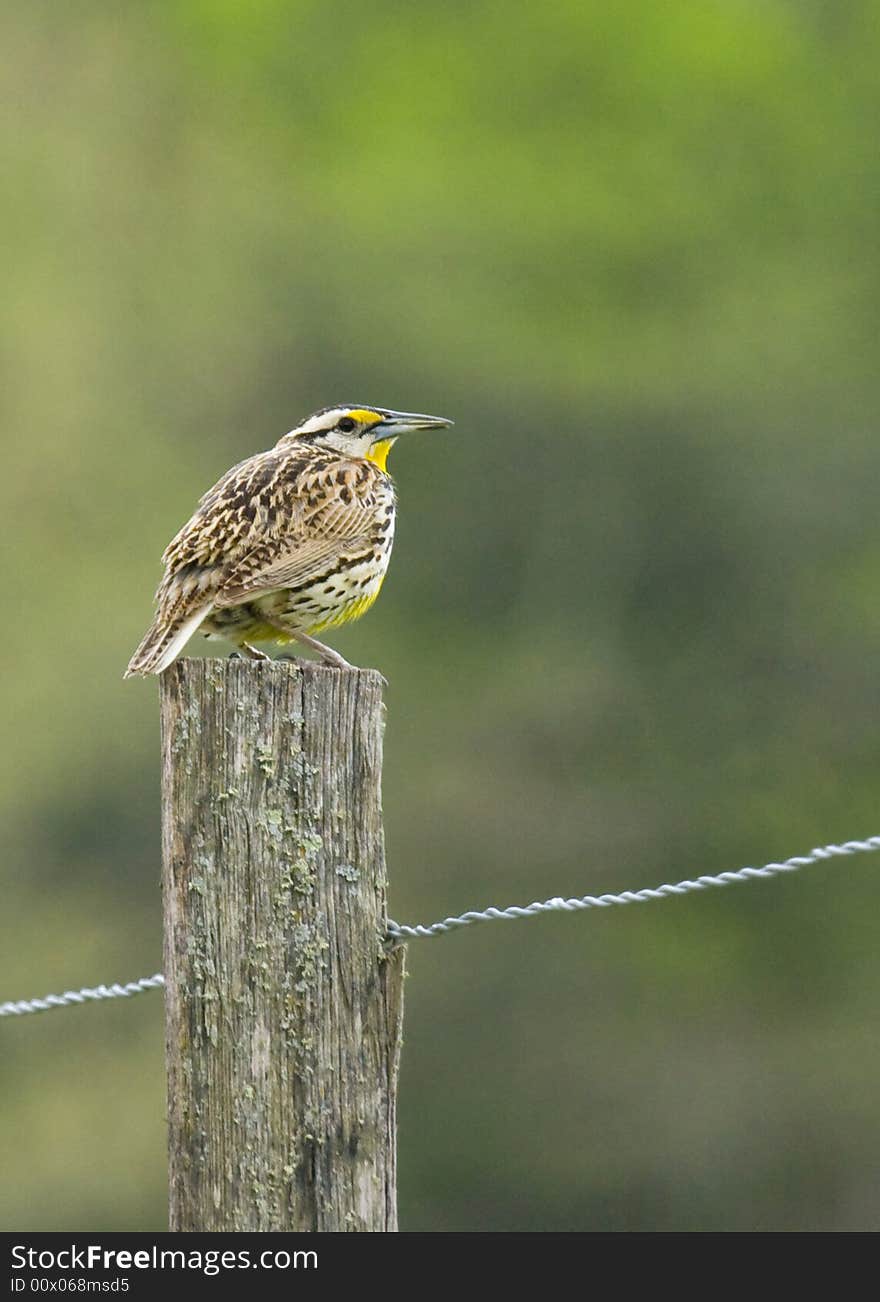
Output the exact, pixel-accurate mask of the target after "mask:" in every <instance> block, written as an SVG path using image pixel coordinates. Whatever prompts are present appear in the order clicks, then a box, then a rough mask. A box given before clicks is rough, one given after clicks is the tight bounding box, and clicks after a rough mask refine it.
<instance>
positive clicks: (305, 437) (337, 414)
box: [278, 404, 452, 470]
mask: <svg viewBox="0 0 880 1302" xmlns="http://www.w3.org/2000/svg"><path fill="white" fill-rule="evenodd" d="M451 424H452V421H451V420H445V419H444V418H443V417H442V416H418V415H416V414H415V413H414V412H411V411H387V410H386V409H385V408H384V407H359V406H348V405H345V404H343V405H340V406H337V407H324V408H323V409H322V410H321V411H316V412H315V413H314V415H313V416H309V418H308V419H307V420H304V421H303V423H302V424H301V425H297V427H296V429H292V430H291V431H290V433H289V434H285V435H284V437H283V438H282V439H279V442H278V446H279V447H284V446H288V445H295V444H299V443H301V444H306V445H308V446H310V447H319V448H326V449H327V450H328V451H331V452H338V453H339V454H340V455H341V456H344V457H362V458H363V459H364V460H366V461H372V462H373V464H374V465H376V466H378V467H379V469H380V470H384V469H385V462H386V459H387V457H388V453H389V451H390V449H391V445H392V444H393V443H394V440H395V439H396V438H397V437H398V435H400V434H408V433H409V432H410V431H411V430H420V429H447V428H448V427H449V426H450V425H451Z"/></svg>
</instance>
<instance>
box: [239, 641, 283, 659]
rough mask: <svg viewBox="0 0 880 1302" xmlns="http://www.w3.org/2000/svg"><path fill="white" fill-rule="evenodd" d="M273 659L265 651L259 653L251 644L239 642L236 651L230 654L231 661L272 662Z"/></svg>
mask: <svg viewBox="0 0 880 1302" xmlns="http://www.w3.org/2000/svg"><path fill="white" fill-rule="evenodd" d="M271 658H272V657H271V656H267V655H266V653H265V651H258V650H257V648H256V647H255V646H251V644H250V643H249V642H239V644H238V646H237V647H236V649H235V650H234V651H230V653H229V659H230V660H271Z"/></svg>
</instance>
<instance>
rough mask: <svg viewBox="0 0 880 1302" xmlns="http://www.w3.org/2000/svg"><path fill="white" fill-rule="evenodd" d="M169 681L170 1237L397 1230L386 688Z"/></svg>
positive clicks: (165, 705) (202, 677)
mask: <svg viewBox="0 0 880 1302" xmlns="http://www.w3.org/2000/svg"><path fill="white" fill-rule="evenodd" d="M160 682H161V710H162V753H163V788H162V790H163V858H164V900H165V976H166V981H167V989H166V1009H167V1011H166V1040H167V1063H168V1118H169V1168H170V1222H171V1229H172V1230H189V1231H196V1230H214V1231H221V1230H238V1231H246V1230H260V1231H272V1230H274V1231H278V1230H287V1231H292V1230H320V1231H333V1230H361V1231H383V1230H395V1229H396V1228H397V1210H396V1187H395V1186H396V1182H395V1165H396V1149H395V1142H396V1116H395V1112H396V1089H397V1069H398V1060H399V1052H400V1038H401V1025H402V1006H403V999H402V987H403V951H402V950H397V951H395V952H393V953H391V954H389V953H388V951H387V950H386V948H385V946H384V944H383V937H384V933H385V923H386V913H385V854H384V842H383V831H382V807H381V767H382V712H383V705H382V690H381V688H382V680H381V677H380V675H379V674H378V673H376V672H375V671H374V670H352V671H343V672H340V671H339V670H336V669H328V668H324V667H323V666H321V665H319V664H312V663H307V662H297V663H290V662H281V663H277V662H276V663H271V662H268V663H263V662H251V661H246V660H219V659H209V660H180V661H177V662H176V663H175V664H173V665H171V667H170V668H169V669H168V670H167V671H166V672H165V673H164V674H163V675H162V677H161V680H160Z"/></svg>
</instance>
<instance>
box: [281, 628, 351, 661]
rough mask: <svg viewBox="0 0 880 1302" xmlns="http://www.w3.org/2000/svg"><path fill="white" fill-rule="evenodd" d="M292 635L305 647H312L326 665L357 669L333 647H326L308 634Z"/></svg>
mask: <svg viewBox="0 0 880 1302" xmlns="http://www.w3.org/2000/svg"><path fill="white" fill-rule="evenodd" d="M291 633H292V635H293V637H295V638H296V640H297V642H302V644H303V646H307V647H310V648H311V650H312V651H317V653H318V655H319V656H320V657H321V659H322V660H323V662H324V664H325V665H331V666H332V668H334V669H356V668H357V666H356V665H350V664H349V663H348V661H347V660H346V659H345V658H344V657H343V656H341V655H340V654H339V652H338V651H334V650H333V648H332V646H325V645H324V643H323V642H319V641H318V639H317V638H316V637H309V635H308V633H293V630H291Z"/></svg>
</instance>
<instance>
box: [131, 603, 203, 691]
mask: <svg viewBox="0 0 880 1302" xmlns="http://www.w3.org/2000/svg"><path fill="white" fill-rule="evenodd" d="M208 610H209V606H201V607H200V608H199V609H198V610H196V611H194V612H193V611H189V612H188V613H187V614H186V615H180V616H178V617H177V618H176V619H174V618H172V619H170V620H169V619H168V617H167V616H164V615H161V614H159V615H157V616H156V618H155V619H154V620H153V622H152V624H151V625H150V627H149V628H148V629H147V631H146V633H145V634H144V636H143V639H142V641H141V644H140V646H139V647H138V649H137V650H136V651H135V653H134V655H133V656H132V657H131V659H130V660H129V662H128V668H127V669H126V671H125V674H124V677H125V678H133V677H134V675H135V674H143V675H144V676H146V675H147V674H161V672H162V670H163V669H167V668H168V666H169V665H170V664H171V661H172V660H174V658H175V657H176V656H178V655H180V653H181V651H182V650H183V648H184V647H185V646H186V644H187V642H188V641H189V639H190V638H191V637H192V635H193V633H194V632H195V631H196V629H197V628H198V626H199V624H201V622H202V620H203V619H204V618H205V616H206V615H207V613H208Z"/></svg>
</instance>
